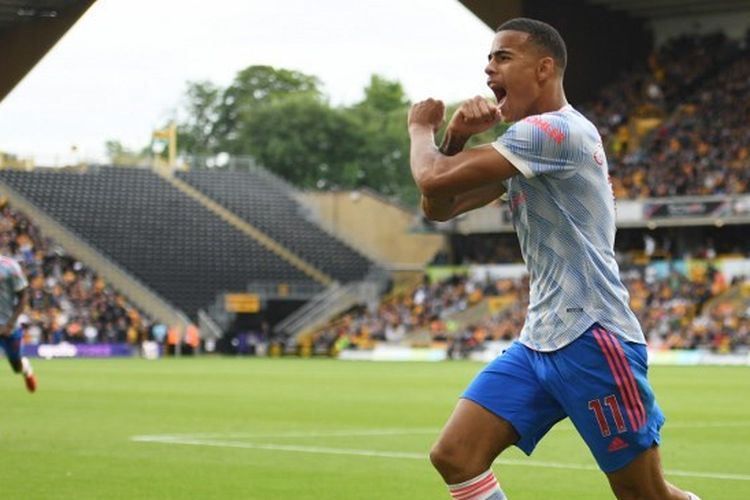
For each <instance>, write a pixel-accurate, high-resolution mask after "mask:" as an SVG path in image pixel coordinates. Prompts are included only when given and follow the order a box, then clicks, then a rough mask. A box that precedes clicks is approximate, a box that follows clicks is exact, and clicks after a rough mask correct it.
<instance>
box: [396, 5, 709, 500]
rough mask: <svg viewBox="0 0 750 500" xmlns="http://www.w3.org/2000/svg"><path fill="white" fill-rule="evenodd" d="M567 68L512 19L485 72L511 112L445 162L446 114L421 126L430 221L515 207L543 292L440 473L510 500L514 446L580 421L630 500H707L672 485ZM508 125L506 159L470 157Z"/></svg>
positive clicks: (544, 41) (492, 116)
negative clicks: (506, 464)
mask: <svg viewBox="0 0 750 500" xmlns="http://www.w3.org/2000/svg"><path fill="white" fill-rule="evenodd" d="M566 63H567V52H566V48H565V42H564V41H563V39H562V37H561V36H560V34H559V33H558V32H557V30H555V29H554V28H553V27H551V26H549V25H548V24H546V23H543V22H540V21H535V20H531V19H524V18H518V19H512V20H510V21H508V22H506V23H504V24H503V25H502V26H500V28H498V30H497V33H496V34H495V38H494V40H493V44H492V48H491V50H490V54H489V63H488V64H487V67H486V68H485V72H486V73H487V76H488V79H487V84H488V86H489V87H490V88H491V89H492V91H493V93H494V94H495V98H496V99H497V105H492V104H490V103H489V102H487V100H486V99H484V98H482V97H476V98H474V99H471V100H469V101H467V102H465V103H463V104H462V105H461V106H460V107H459V109H458V110H457V111H456V113H455V114H454V115H453V117H452V118H451V120H450V122H449V124H448V127H447V130H446V133H445V137H444V139H443V143H442V145H441V146H440V148H437V147H436V146H435V142H434V133H435V132H436V131H437V130H438V128H439V127H440V126H441V124H442V122H443V117H444V112H445V108H444V105H443V103H442V102H440V101H436V100H433V99H428V100H426V101H422V102H419V103H417V104H415V105H414V106H413V107H412V109H411V111H410V113H409V134H410V137H411V169H412V174H413V176H414V179H415V181H416V183H417V186H418V187H419V189H420V191H421V193H422V208H423V210H424V212H425V214H426V215H427V216H428V217H429V218H432V219H437V220H447V219H450V218H452V217H455V216H456V215H458V214H461V213H463V212H466V211H468V210H471V209H474V208H477V207H480V206H483V205H486V204H487V203H489V202H491V201H493V200H496V199H497V198H498V197H500V196H501V195H504V196H506V197H507V198H508V201H509V203H510V208H511V211H512V217H513V224H514V226H515V228H516V232H517V234H518V239H519V242H520V245H521V250H522V253H523V256H524V260H525V262H526V266H527V269H528V272H529V277H530V292H531V293H530V304H529V308H528V312H527V316H526V322H525V325H524V327H523V330H522V331H521V333H520V337H519V340H518V341H517V342H515V343H514V344H513V345H512V346H511V347H510V348H509V349H508V350H507V351H505V352H504V353H503V354H502V355H500V356H498V357H497V358H496V359H495V360H494V361H493V362H491V363H490V364H489V365H488V366H487V367H486V368H485V369H484V370H483V371H482V372H480V373H479V375H478V376H477V377H476V378H475V379H474V381H473V382H472V383H471V384H470V385H469V387H468V389H467V390H466V391H465V393H464V394H463V396H462V398H461V399H460V400H459V402H458V404H457V406H456V408H455V410H454V412H453V414H452V415H451V417H450V419H449V421H448V423H447V424H446V426H445V428H444V429H443V432H442V434H441V436H440V438H439V439H438V442H437V443H436V444H435V446H434V447H433V449H432V451H431V453H430V459H431V460H432V463H433V464H434V465H435V467H436V468H437V470H438V471H439V472H440V474H441V475H442V477H443V479H444V480H445V481H446V483H447V484H448V485H449V490H450V492H451V495H452V496H453V497H454V498H457V499H461V500H474V499H492V500H501V499H505V498H506V496H505V494H504V493H503V491H502V489H501V488H500V485H499V483H498V481H497V479H496V478H495V476H494V474H493V472H492V469H491V468H490V467H491V465H492V463H493V461H494V460H495V459H496V457H497V456H498V455H499V454H500V453H501V452H502V451H503V450H505V449H506V448H508V447H509V446H511V445H516V446H517V447H519V448H520V449H521V450H523V451H524V452H525V453H526V454H531V452H532V451H533V449H534V447H535V446H536V445H537V443H538V442H539V441H540V440H541V439H542V437H543V436H544V435H545V434H546V433H547V432H548V431H549V430H550V429H551V428H552V426H554V425H555V424H556V423H557V422H559V421H560V420H562V419H564V418H565V417H569V418H570V419H571V421H572V422H573V425H574V426H575V427H576V429H577V430H578V432H579V433H580V435H581V436H582V437H583V439H584V440H585V441H586V444H587V445H588V447H589V448H590V450H591V452H592V454H593V455H594V457H595V458H596V461H597V462H598V464H599V467H600V468H601V470H602V471H603V472H604V473H605V474H606V475H607V478H608V480H609V483H610V486H611V488H612V490H613V492H614V493H615V495H616V496H617V497H618V498H619V499H683V500H685V499H695V498H697V497H696V496H694V495H692V494H691V493H687V492H683V491H681V490H679V489H678V488H676V487H674V486H672V485H671V484H669V483H668V482H667V481H665V479H664V477H663V475H662V469H661V463H660V458H659V447H658V445H659V441H660V434H659V431H660V428H661V426H662V424H663V423H664V415H663V414H662V412H661V410H660V409H659V406H658V405H657V404H656V400H655V397H654V393H653V390H652V389H651V386H650V385H649V382H648V379H647V365H646V355H647V354H646V341H645V338H644V335H643V332H642V331H641V328H640V325H639V323H638V321H637V319H636V317H635V315H634V314H633V312H632V311H631V310H630V307H629V297H628V292H627V290H626V288H625V287H624V285H623V284H622V282H621V281H620V278H619V269H618V266H617V263H616V262H615V256H614V249H613V247H614V237H615V216H614V196H613V194H612V188H611V186H610V184H609V182H608V167H607V160H606V157H605V155H604V150H603V148H602V140H601V137H600V136H599V133H598V131H597V128H596V127H595V126H594V125H593V124H592V123H591V122H589V121H588V120H587V119H586V118H585V117H584V116H583V115H581V114H580V113H579V112H578V111H576V110H575V109H574V108H573V107H572V106H570V105H569V104H568V102H567V99H566V97H565V92H564V90H563V74H564V72H565V66H566ZM500 121H507V122H515V123H514V124H513V125H511V126H510V128H508V130H507V131H506V132H505V133H504V134H503V135H502V136H500V137H499V138H498V139H497V140H496V141H495V142H494V143H492V144H488V145H485V146H480V147H477V148H472V149H464V146H465V145H466V142H467V141H468V139H469V138H470V137H471V136H472V135H474V134H477V133H480V132H484V131H486V130H488V129H489V128H490V127H492V126H494V125H495V124H497V123H498V122H500ZM519 174H521V175H519Z"/></svg>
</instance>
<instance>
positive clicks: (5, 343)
mask: <svg viewBox="0 0 750 500" xmlns="http://www.w3.org/2000/svg"><path fill="white" fill-rule="evenodd" d="M0 348H2V350H3V351H5V357H6V358H8V364H10V367H11V369H13V371H14V372H20V371H21V367H22V364H21V339H20V338H18V337H17V336H15V335H0Z"/></svg>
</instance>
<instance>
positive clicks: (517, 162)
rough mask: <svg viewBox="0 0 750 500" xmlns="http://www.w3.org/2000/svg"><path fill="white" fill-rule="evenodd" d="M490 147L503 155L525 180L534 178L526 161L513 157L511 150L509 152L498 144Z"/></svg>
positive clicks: (494, 143)
mask: <svg viewBox="0 0 750 500" xmlns="http://www.w3.org/2000/svg"><path fill="white" fill-rule="evenodd" d="M492 147H493V148H495V150H496V151H497V152H498V153H500V154H501V155H503V157H505V159H506V160H508V161H509V162H510V163H511V164H512V165H513V166H514V167H516V168H517V169H518V171H519V172H521V173H522V174H523V176H524V177H526V178H527V179H529V178H531V177H534V175H535V174H534V172H532V171H531V167H530V166H529V164H528V162H527V161H525V160H524V159H522V158H521V157H519V156H517V155H515V154H514V153H513V152H512V151H511V150H509V149H508V148H507V147H505V146H504V145H503V144H501V143H500V142H493V143H492Z"/></svg>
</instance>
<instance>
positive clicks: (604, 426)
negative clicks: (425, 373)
mask: <svg viewBox="0 0 750 500" xmlns="http://www.w3.org/2000/svg"><path fill="white" fill-rule="evenodd" d="M646 357H647V352H646V346H645V345H642V344H637V343H634V342H626V341H623V340H621V339H620V338H618V337H617V336H616V335H614V334H612V333H610V332H608V331H607V330H605V329H604V328H602V327H601V326H599V325H598V324H594V325H593V326H592V327H591V328H589V329H588V330H587V331H586V332H585V333H584V334H583V335H581V336H580V337H579V338H577V339H576V340H575V341H573V342H572V343H570V344H568V345H567V346H565V347H563V348H562V349H559V350H557V351H552V352H540V351H534V350H532V349H530V348H528V347H526V346H525V345H523V344H521V343H520V342H518V341H516V342H514V343H513V344H512V345H511V347H510V348H508V350H506V351H505V352H503V354H501V355H500V356H498V357H497V358H496V359H495V360H494V361H492V362H491V363H490V364H489V365H487V366H486V367H485V369H484V370H482V371H481V372H480V373H479V375H477V376H476V378H475V379H474V380H473V381H472V382H471V384H470V385H469V387H468V388H467V389H466V391H465V392H464V394H463V396H462V397H463V398H465V399H468V400H471V401H474V402H475V403H477V404H479V405H481V406H483V407H484V408H486V409H487V410H489V411H491V412H492V413H494V414H495V415H498V416H499V417H501V418H503V419H504V420H507V421H508V422H509V423H510V424H511V425H512V426H513V428H514V429H515V430H516V432H517V433H518V435H519V436H520V439H519V440H518V442H517V443H516V446H517V447H519V448H520V449H521V450H522V451H523V452H524V453H526V454H527V455H531V452H532V451H533V450H534V448H535V447H536V445H537V443H538V442H539V441H540V440H541V439H542V438H543V437H544V435H545V434H546V433H547V432H548V431H549V430H550V429H551V428H552V426H554V425H555V424H556V423H557V422H559V421H560V420H562V419H564V418H565V417H569V418H570V420H571V421H572V422H573V425H574V426H575V428H576V429H577V430H578V432H579V433H580V434H581V436H582V437H583V439H584V440H585V441H586V444H587V445H588V447H589V449H590V450H591V452H592V454H593V455H594V458H595V459H596V461H597V463H598V464H599V467H600V468H601V469H602V470H603V471H604V472H614V471H616V470H618V469H621V468H623V467H625V466H626V465H628V464H629V463H630V462H631V461H632V460H633V459H635V458H636V457H637V456H638V455H639V454H640V453H641V452H643V451H644V450H646V449H648V448H650V447H652V446H654V445H658V444H659V441H660V435H659V429H661V426H662V425H663V424H664V414H663V413H662V411H661V409H660V408H659V406H658V405H657V404H656V400H655V398H654V392H653V390H652V389H651V386H650V385H649V383H648V379H647V371H648V367H647V364H646Z"/></svg>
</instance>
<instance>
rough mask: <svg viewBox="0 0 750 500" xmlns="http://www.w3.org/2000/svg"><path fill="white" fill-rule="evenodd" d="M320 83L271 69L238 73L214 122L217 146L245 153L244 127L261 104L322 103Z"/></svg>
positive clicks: (260, 68)
mask: <svg viewBox="0 0 750 500" xmlns="http://www.w3.org/2000/svg"><path fill="white" fill-rule="evenodd" d="M319 87H320V80H318V78H317V77H315V76H311V75H306V74H304V73H301V72H299V71H294V70H289V69H283V68H282V69H277V68H273V67H271V66H248V67H247V68H245V69H243V70H242V71H240V72H239V73H238V74H237V76H236V77H235V79H234V81H233V82H232V84H231V85H230V86H229V87H228V88H227V89H226V90H224V93H223V95H222V98H221V103H220V104H219V112H218V116H217V118H216V127H215V132H216V135H217V136H218V138H219V146H220V148H221V149H222V150H224V151H228V152H230V153H235V154H237V153H247V152H248V151H246V150H245V145H244V144H243V142H242V139H243V138H246V137H247V134H246V133H245V131H243V126H244V125H245V122H246V121H247V120H249V119H251V117H252V115H253V113H254V112H255V111H256V109H258V108H259V107H260V106H261V105H262V104H269V103H272V102H274V101H275V100H277V99H284V98H286V97H288V96H290V95H305V96H308V97H309V98H310V99H312V100H318V101H322V99H323V95H322V93H321V91H320V88H319Z"/></svg>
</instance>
